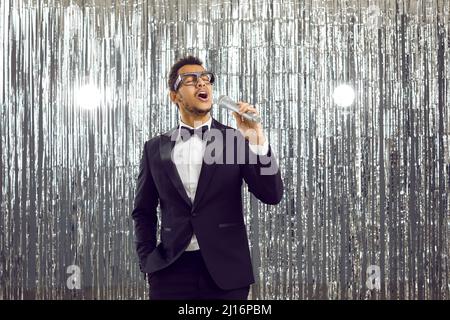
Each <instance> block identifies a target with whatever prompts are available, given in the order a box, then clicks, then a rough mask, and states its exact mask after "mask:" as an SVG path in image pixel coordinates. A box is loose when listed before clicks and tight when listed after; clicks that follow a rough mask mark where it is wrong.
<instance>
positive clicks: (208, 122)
mask: <svg viewBox="0 0 450 320" xmlns="http://www.w3.org/2000/svg"><path fill="white" fill-rule="evenodd" d="M211 123H212V117H211V115H210V116H209V119H208V121H206V122H205V123H202V124H201V125H199V126H197V127H195V128H193V127H191V126H190V125H187V124H186V123H184V122H183V121H182V120H181V117H179V124H180V125H179V128H181V127H186V128H189V129H197V128H200V127H203V126H205V125H207V126H208V130H209V129H211Z"/></svg>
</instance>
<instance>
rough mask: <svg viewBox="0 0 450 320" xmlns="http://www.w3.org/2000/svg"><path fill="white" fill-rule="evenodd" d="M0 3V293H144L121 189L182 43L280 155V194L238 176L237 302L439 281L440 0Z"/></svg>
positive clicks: (443, 22) (445, 59) (444, 74)
mask: <svg viewBox="0 0 450 320" xmlns="http://www.w3.org/2000/svg"><path fill="white" fill-rule="evenodd" d="M0 19H1V20H0V40H1V41H0V43H1V50H0V99H1V100H0V101H1V104H0V107H1V115H0V119H1V122H0V133H1V139H0V152H1V156H0V168H1V171H0V174H1V179H0V185H1V193H0V210H1V216H0V250H1V251H0V299H21V298H24V299H146V298H147V294H148V288H147V284H146V281H145V280H144V277H143V275H142V274H141V273H140V272H139V270H138V264H137V257H136V254H135V248H134V242H133V241H134V237H133V224H132V220H131V218H130V214H131V210H132V205H133V197H134V188H135V182H136V177H137V171H138V165H139V159H140V156H141V152H142V148H143V144H144V141H145V140H147V139H149V138H150V137H152V136H154V135H156V134H159V133H162V132H164V131H166V130H168V129H170V128H171V127H173V126H174V125H175V124H176V123H177V117H178V116H177V110H176V107H175V106H174V105H171V104H170V101H169V98H168V91H167V86H166V82H167V74H168V71H169V68H170V66H171V64H172V63H173V62H174V61H175V60H176V59H177V58H178V57H181V56H183V55H186V54H194V55H198V56H199V57H200V58H201V59H203V60H204V61H205V64H206V66H207V68H208V69H210V70H212V71H214V72H215V73H216V74H217V78H218V81H217V85H216V86H215V96H216V97H218V96H219V95H220V94H227V95H229V96H231V97H232V98H234V99H236V100H238V99H239V100H243V101H248V102H250V103H252V104H256V105H257V106H258V107H259V108H260V110H261V114H262V117H263V119H264V123H263V124H264V127H265V128H266V131H267V133H268V137H269V141H270V143H271V145H272V146H273V148H274V150H275V152H276V153H277V156H278V158H279V163H280V166H281V170H282V176H283V179H284V182H285V186H286V190H285V196H284V198H283V200H282V203H281V204H280V205H278V206H266V205H263V204H261V203H259V202H258V201H257V200H256V199H255V198H253V197H252V196H251V195H250V194H249V193H248V192H247V191H245V203H244V205H245V210H246V212H247V223H248V228H249V234H250V241H251V249H252V255H253V261H254V266H255V274H256V277H257V278H256V283H255V285H253V286H252V290H251V298H252V299H448V298H449V297H450V293H449V289H450V288H449V287H450V282H449V276H450V271H449V261H448V256H449V227H450V220H449V212H450V205H449V190H450V155H449V154H450V148H449V147H450V141H449V138H450V112H449V101H450V96H449V95H450V91H449V90H448V85H449V77H450V68H449V66H450V50H449V46H450V33H449V29H450V28H449V27H450V23H449V2H448V1H446V0H432V1H425V0H423V1H422V0H417V1H413V0H410V1H407V0H404V1H401V0H398V1H395V0H392V1H391V0H379V1H376V0H373V1H369V0H347V1H337V0H319V1H312V0H298V1H295V0H290V1H281V0H275V1H268V0H248V1H244V0H241V1H233V0H228V1H219V0H199V1H187V0H178V1H162V0H134V1H133V0H85V1H81V0H80V1H76V0H65V1H56V0H44V1H38V0H24V1H21V0H2V1H1V3H0ZM342 83H345V84H349V85H350V86H352V87H353V88H354V90H355V94H356V95H355V102H354V103H353V104H352V105H350V106H348V107H341V106H339V105H337V104H336V103H335V102H334V101H333V98H332V96H333V90H334V88H335V87H336V86H338V85H339V84H342ZM213 116H214V117H216V118H217V119H218V120H219V121H221V122H224V123H226V124H230V125H233V126H234V125H235V124H234V120H233V119H232V117H231V115H230V114H228V113H227V112H226V111H219V110H218V109H217V108H214V110H213Z"/></svg>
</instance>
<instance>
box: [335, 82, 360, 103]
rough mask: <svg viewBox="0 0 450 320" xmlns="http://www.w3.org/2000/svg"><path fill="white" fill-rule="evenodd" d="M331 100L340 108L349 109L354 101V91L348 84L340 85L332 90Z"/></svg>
mask: <svg viewBox="0 0 450 320" xmlns="http://www.w3.org/2000/svg"><path fill="white" fill-rule="evenodd" d="M333 100H334V103H336V104H337V105H338V106H340V107H349V106H351V105H352V104H353V102H354V101H355V90H353V88H352V87H351V86H349V85H348V84H341V85H339V86H337V87H336V88H335V89H334V92H333Z"/></svg>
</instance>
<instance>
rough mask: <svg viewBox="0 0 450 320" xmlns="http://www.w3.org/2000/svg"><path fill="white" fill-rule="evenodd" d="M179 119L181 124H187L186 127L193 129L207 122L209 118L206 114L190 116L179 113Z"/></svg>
mask: <svg viewBox="0 0 450 320" xmlns="http://www.w3.org/2000/svg"><path fill="white" fill-rule="evenodd" d="M180 117H181V121H183V123H185V124H187V125H188V126H191V127H192V128H195V127H198V126H201V125H202V124H204V123H205V122H207V121H208V120H209V118H210V117H211V116H210V114H209V112H208V113H207V114H205V115H191V114H183V113H180Z"/></svg>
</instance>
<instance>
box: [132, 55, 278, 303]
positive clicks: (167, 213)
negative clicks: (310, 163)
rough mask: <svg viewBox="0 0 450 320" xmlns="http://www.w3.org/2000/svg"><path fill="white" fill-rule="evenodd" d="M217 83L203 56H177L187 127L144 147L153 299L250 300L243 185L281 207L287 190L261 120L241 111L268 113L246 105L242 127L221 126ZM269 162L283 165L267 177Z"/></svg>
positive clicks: (145, 244)
mask: <svg viewBox="0 0 450 320" xmlns="http://www.w3.org/2000/svg"><path fill="white" fill-rule="evenodd" d="M213 83H214V75H213V74H212V73H210V72H208V71H207V70H205V68H204V67H203V66H202V62H201V61H200V60H199V59H198V58H195V57H192V56H189V57H186V58H183V59H181V60H179V61H178V62H176V63H175V64H174V65H173V66H172V68H171V71H170V74H169V89H170V99H171V101H172V102H174V103H175V104H176V105H177V107H178V110H179V115H180V120H179V125H178V126H177V127H176V128H173V129H172V130H170V131H169V132H166V133H165V134H162V135H159V136H157V137H154V138H152V139H151V140H149V141H147V142H146V143H145V145H144V151H143V155H142V159H141V163H140V170H139V176H138V181H137V187H136V198H135V203H134V210H133V212H132V217H133V219H134V222H135V234H136V249H137V253H138V256H139V262H140V267H141V271H142V272H144V273H147V274H148V281H149V285H150V299H174V300H175V299H176V300H179V299H233V300H245V299H247V296H248V293H249V287H250V284H252V283H253V282H254V277H253V269H252V264H251V259H250V250H249V245H248V237H247V231H246V226H245V224H244V215H243V208H242V194H241V193H242V190H241V185H242V182H243V180H245V182H246V183H247V185H248V188H249V191H250V192H252V193H253V194H254V195H255V196H256V197H257V198H258V199H259V200H261V201H262V202H264V203H266V204H273V205H275V204H278V203H279V202H280V201H281V198H282V195H283V183H282V181H281V176H280V171H279V168H278V166H277V164H276V160H275V158H274V157H273V154H272V151H271V148H270V147H269V144H268V141H267V139H266V137H265V135H264V131H263V128H262V126H261V124H260V123H256V122H253V121H248V120H246V119H244V118H243V117H242V116H241V115H242V114H243V113H253V114H255V115H258V111H257V110H256V109H255V108H254V107H253V106H251V105H249V104H248V103H244V102H239V104H238V105H239V114H238V113H236V112H234V113H233V115H234V117H235V119H236V123H237V126H238V129H239V131H237V130H235V129H233V128H230V127H228V126H225V125H223V124H221V123H219V122H218V121H216V120H215V119H213V118H212V117H211V115H210V111H211V107H212V96H213V89H212V85H213ZM208 133H209V139H208ZM227 135H228V137H226V136H227ZM230 135H234V137H232V138H233V139H229V137H230ZM212 136H214V139H212V138H211V137H212ZM230 141H231V142H234V143H230ZM236 141H237V142H238V143H236ZM239 146H241V147H239ZM243 153H244V157H243V158H242V154H243ZM213 154H214V155H213ZM252 156H253V158H254V159H256V161H250V160H251V159H250V158H252ZM239 158H240V159H241V160H242V159H244V161H239ZM211 159H213V160H218V161H215V162H214V161H210V160H211ZM207 160H208V161H207ZM225 160H226V161H225ZM269 167H271V168H273V167H275V170H272V172H270V170H266V173H264V169H268V168H269ZM267 172H269V173H267ZM158 202H159V204H160V208H161V229H160V234H161V242H160V243H159V244H158V245H157V241H156V234H157V225H158V223H157V206H158Z"/></svg>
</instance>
